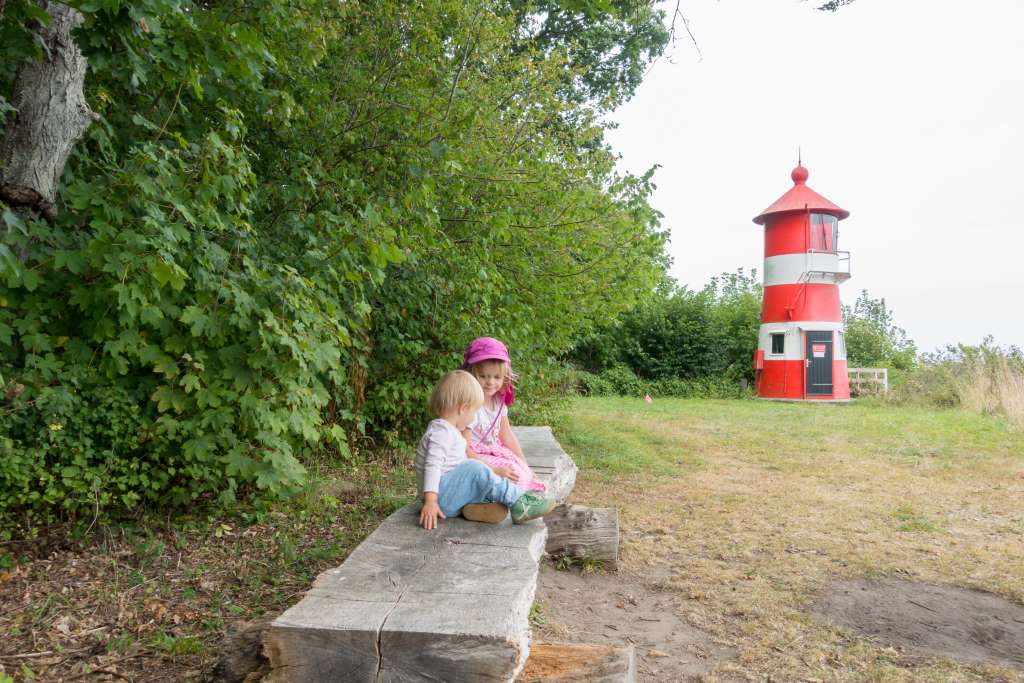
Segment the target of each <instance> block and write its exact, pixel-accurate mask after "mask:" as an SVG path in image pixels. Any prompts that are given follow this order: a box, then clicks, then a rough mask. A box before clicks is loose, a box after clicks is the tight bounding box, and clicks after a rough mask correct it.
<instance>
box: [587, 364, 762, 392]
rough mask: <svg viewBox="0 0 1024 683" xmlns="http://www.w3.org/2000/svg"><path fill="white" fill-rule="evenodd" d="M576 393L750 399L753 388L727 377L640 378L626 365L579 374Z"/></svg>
mask: <svg viewBox="0 0 1024 683" xmlns="http://www.w3.org/2000/svg"><path fill="white" fill-rule="evenodd" d="M577 391H578V392H579V393H580V394H583V395H584V396H650V397H651V398H659V397H669V396H674V397H679V398H749V397H751V396H752V392H751V389H750V386H749V385H747V384H745V383H744V382H743V381H738V382H737V381H734V380H732V379H729V378H728V377H724V376H721V375H719V376H709V377H699V378H695V379H682V378H679V377H662V378H660V379H652V380H647V379H641V378H639V377H637V376H636V375H635V374H633V371H632V370H630V369H629V368H628V367H626V366H624V365H616V366H614V367H611V368H608V369H607V370H603V371H602V372H599V373H592V372H586V371H583V372H580V373H579V379H578V386H577Z"/></svg>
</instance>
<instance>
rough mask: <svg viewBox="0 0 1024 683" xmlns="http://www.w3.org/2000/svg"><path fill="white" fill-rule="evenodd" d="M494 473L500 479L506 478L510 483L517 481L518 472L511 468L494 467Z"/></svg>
mask: <svg viewBox="0 0 1024 683" xmlns="http://www.w3.org/2000/svg"><path fill="white" fill-rule="evenodd" d="M491 469H493V470H494V473H495V474H497V475H498V476H499V477H505V478H506V479H508V480H510V481H515V480H516V471H515V470H514V469H512V468H511V467H493V468H491Z"/></svg>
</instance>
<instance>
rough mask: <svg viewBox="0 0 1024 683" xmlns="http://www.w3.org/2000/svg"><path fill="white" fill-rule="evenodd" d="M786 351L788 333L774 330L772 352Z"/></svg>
mask: <svg viewBox="0 0 1024 683" xmlns="http://www.w3.org/2000/svg"><path fill="white" fill-rule="evenodd" d="M785 352H786V333H785V332H774V333H773V334H772V354H773V355H776V356H778V355H781V354H783V353H785Z"/></svg>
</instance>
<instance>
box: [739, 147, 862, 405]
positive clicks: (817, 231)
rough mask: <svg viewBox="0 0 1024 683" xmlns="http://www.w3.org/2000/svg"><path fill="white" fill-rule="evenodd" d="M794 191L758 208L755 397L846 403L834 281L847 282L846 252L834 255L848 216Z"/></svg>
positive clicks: (798, 171) (802, 182)
mask: <svg viewBox="0 0 1024 683" xmlns="http://www.w3.org/2000/svg"><path fill="white" fill-rule="evenodd" d="M807 176H808V172H807V169H806V168H804V167H803V166H802V165H800V164H799V163H798V164H797V167H796V168H794V169H793V173H792V174H791V177H792V178H793V187H792V188H790V189H789V191H788V192H786V194H784V195H782V196H781V197H779V199H778V200H777V201H776V202H775V203H774V204H772V205H771V206H769V207H768V208H767V209H765V210H764V211H762V212H761V213H760V215H758V216H757V218H755V219H754V222H755V223H757V224H758V225H763V226H764V300H763V302H762V305H761V331H760V335H759V336H758V344H757V351H756V352H755V354H754V369H755V370H756V371H757V372H756V374H757V395H758V398H769V399H788V400H799V401H802V400H808V401H834V402H845V401H849V400H850V384H849V380H848V378H847V371H846V342H845V339H844V334H843V317H842V310H841V309H840V306H839V283H841V282H844V281H846V280H848V279H849V278H850V253H849V252H848V251H839V221H841V220H842V219H844V218H846V217H847V216H849V215H850V212H849V211H846V210H844V209H841V208H839V207H838V206H836V205H835V204H833V203H832V202H830V201H829V200H827V199H825V198H824V197H822V196H821V195H820V194H818V193H817V192H815V191H814V190H812V189H811V188H809V187H807Z"/></svg>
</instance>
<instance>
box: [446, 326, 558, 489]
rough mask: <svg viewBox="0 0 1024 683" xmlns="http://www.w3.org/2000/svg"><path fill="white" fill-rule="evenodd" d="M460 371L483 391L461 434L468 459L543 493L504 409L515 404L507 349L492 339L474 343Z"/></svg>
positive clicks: (541, 484)
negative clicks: (484, 464)
mask: <svg viewBox="0 0 1024 683" xmlns="http://www.w3.org/2000/svg"><path fill="white" fill-rule="evenodd" d="M463 368H464V369H466V370H468V371H469V372H470V373H471V374H472V375H473V376H474V377H476V380H477V381H478V382H479V383H480V387H481V388H482V389H483V390H484V404H483V406H481V407H480V409H479V410H477V413H476V420H475V421H474V422H473V423H472V424H470V426H469V429H467V430H466V434H465V436H466V441H468V442H469V448H470V450H471V451H472V454H471V455H470V457H476V458H477V459H478V460H481V461H482V462H484V463H486V464H487V465H489V466H490V468H491V469H492V470H494V472H495V474H498V475H499V476H502V477H506V478H507V479H510V480H512V481H513V482H515V483H516V484H517V485H519V486H520V487H521V488H523V489H525V490H527V491H538V492H543V491H544V490H545V489H546V488H547V487H546V486H545V485H544V483H543V482H541V481H539V480H538V479H537V477H536V476H535V475H534V473H533V470H531V469H530V466H529V465H528V464H526V458H525V457H524V456H523V449H522V446H520V445H519V439H517V438H516V435H515V433H514V432H513V431H512V426H511V425H510V424H509V421H508V407H509V406H510V405H512V402H513V401H514V400H515V390H514V389H513V387H512V382H513V380H514V379H515V375H514V374H513V373H512V361H511V359H510V358H509V355H508V349H507V348H505V345H504V344H502V343H501V342H500V341H498V340H497V339H494V338H493V337H480V338H479V339H474V340H473V341H472V342H470V344H469V346H468V347H466V353H465V354H464V355H463Z"/></svg>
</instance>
